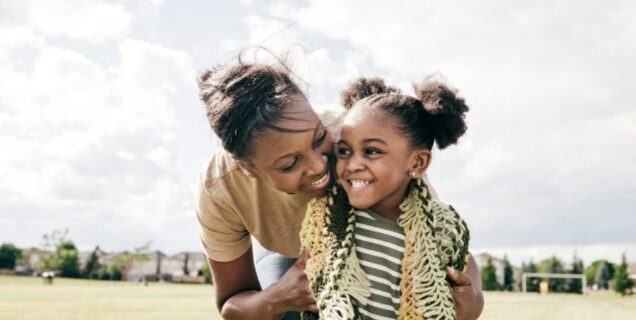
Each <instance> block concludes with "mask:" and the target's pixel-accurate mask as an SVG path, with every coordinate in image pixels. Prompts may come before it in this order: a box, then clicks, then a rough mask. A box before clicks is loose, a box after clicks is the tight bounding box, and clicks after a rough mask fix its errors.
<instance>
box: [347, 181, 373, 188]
mask: <svg viewBox="0 0 636 320" xmlns="http://www.w3.org/2000/svg"><path fill="white" fill-rule="evenodd" d="M367 185H369V181H368V180H351V187H352V188H353V189H354V190H362V189H364V188H365V187H366V186H367Z"/></svg>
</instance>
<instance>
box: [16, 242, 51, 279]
mask: <svg viewBox="0 0 636 320" xmlns="http://www.w3.org/2000/svg"><path fill="white" fill-rule="evenodd" d="M43 252H44V251H42V250H41V249H38V248H36V247H31V248H28V249H26V250H23V251H22V254H23V255H24V259H23V261H24V262H23V263H22V264H20V265H16V266H15V271H16V273H18V274H33V273H40V272H41V271H42V270H41V269H42V268H43V267H44V266H43V264H44V262H42V254H43Z"/></svg>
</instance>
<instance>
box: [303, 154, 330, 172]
mask: <svg viewBox="0 0 636 320" xmlns="http://www.w3.org/2000/svg"><path fill="white" fill-rule="evenodd" d="M309 161H310V166H309V171H308V172H307V174H308V175H316V174H321V173H324V172H325V169H326V167H327V156H326V155H324V154H322V153H320V152H313V153H312V157H311V159H309Z"/></svg>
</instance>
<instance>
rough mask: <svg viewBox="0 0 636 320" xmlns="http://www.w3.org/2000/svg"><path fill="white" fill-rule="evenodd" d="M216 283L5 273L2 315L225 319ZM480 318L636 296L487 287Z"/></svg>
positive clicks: (591, 308) (525, 318)
mask: <svg viewBox="0 0 636 320" xmlns="http://www.w3.org/2000/svg"><path fill="white" fill-rule="evenodd" d="M213 294H214V292H213V288H212V286H211V285H191V284H169V283H149V284H148V286H144V285H143V284H139V283H128V282H112V281H92V280H74V279H59V278H58V279H55V280H54V283H53V284H52V285H48V284H46V283H45V282H44V280H43V279H41V278H33V277H17V276H0V319H2V320H26V319H29V320H31V319H47V320H74V319H78V320H79V319H82V320H92V319H99V320H101V319H117V320H132V319H135V320H144V319H148V320H150V319H153V320H154V319H157V320H161V319H171V320H179V319H184V320H185V319H188V320H190V319H208V320H217V319H221V317H220V316H219V314H218V312H217V311H216V308H215V307H214V302H213ZM485 298H486V306H485V309H484V312H483V313H482V316H481V318H480V319H487V320H490V319H495V320H496V319H518V320H530V319H542V320H544V319H575V320H578V319H582V320H585V319H608V320H611V319H636V296H632V297H625V298H623V297H621V296H620V295H618V294H615V293H613V292H605V293H592V294H589V295H574V294H549V295H547V296H539V295H538V294H536V293H528V294H522V293H499V292H494V293H493V292H486V294H485Z"/></svg>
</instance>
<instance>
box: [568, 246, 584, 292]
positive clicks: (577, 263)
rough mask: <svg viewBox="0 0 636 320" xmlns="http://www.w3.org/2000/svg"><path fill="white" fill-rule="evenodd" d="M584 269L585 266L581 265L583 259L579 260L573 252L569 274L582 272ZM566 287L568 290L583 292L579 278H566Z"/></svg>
mask: <svg viewBox="0 0 636 320" xmlns="http://www.w3.org/2000/svg"><path fill="white" fill-rule="evenodd" d="M584 270H585V266H584V265H583V260H581V259H580V258H579V257H578V256H577V255H576V253H575V254H574V259H573V260H572V268H571V269H570V273H571V274H583V271H584ZM568 285H569V287H568V289H569V292H574V293H581V294H582V293H583V288H582V286H583V284H582V283H581V279H569V280H568Z"/></svg>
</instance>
